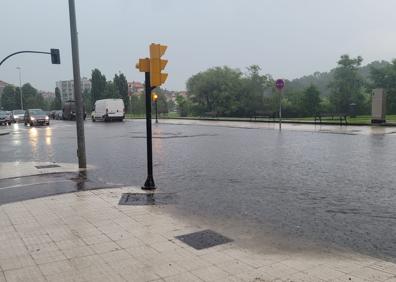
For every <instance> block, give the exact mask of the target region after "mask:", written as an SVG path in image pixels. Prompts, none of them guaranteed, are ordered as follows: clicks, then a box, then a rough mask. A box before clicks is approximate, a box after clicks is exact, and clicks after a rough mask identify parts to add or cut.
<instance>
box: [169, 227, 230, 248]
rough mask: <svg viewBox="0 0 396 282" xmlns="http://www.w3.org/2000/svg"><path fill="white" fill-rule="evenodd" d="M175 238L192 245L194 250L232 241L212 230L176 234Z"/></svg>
mask: <svg viewBox="0 0 396 282" xmlns="http://www.w3.org/2000/svg"><path fill="white" fill-rule="evenodd" d="M175 238H176V239H179V240H180V241H182V242H183V243H186V244H187V245H189V246H190V247H193V248H194V249H196V250H203V249H207V248H210V247H214V246H217V245H222V244H226V243H230V242H232V241H233V240H232V239H230V238H227V237H225V236H223V235H221V234H219V233H216V232H214V231H212V230H203V231H198V232H194V233H190V234H185V235H180V236H176V237H175Z"/></svg>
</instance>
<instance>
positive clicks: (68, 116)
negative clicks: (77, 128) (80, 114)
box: [62, 100, 87, 120]
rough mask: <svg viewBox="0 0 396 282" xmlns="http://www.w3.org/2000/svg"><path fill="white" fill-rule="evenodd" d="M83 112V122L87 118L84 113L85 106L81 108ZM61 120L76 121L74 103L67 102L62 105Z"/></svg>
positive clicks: (71, 101)
mask: <svg viewBox="0 0 396 282" xmlns="http://www.w3.org/2000/svg"><path fill="white" fill-rule="evenodd" d="M83 111H84V120H85V118H86V117H87V113H86V112H85V106H84V107H83ZM62 118H63V119H64V120H75V119H76V101H73V100H69V101H66V102H65V103H64V104H63V109H62Z"/></svg>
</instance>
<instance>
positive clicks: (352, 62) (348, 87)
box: [329, 55, 365, 113]
mask: <svg viewBox="0 0 396 282" xmlns="http://www.w3.org/2000/svg"><path fill="white" fill-rule="evenodd" d="M362 61H363V58H362V57H360V56H358V57H357V58H350V57H349V56H348V55H342V56H341V59H340V60H339V61H338V67H337V68H336V69H335V71H334V78H333V80H332V81H331V83H330V85H329V87H330V89H331V95H330V102H331V104H332V105H333V107H334V109H335V111H336V112H337V113H348V112H349V107H350V104H351V103H355V104H356V105H357V109H358V110H360V109H361V108H362V107H363V106H364V104H365V99H364V95H363V85H364V80H363V79H362V77H361V76H360V75H359V73H358V68H359V66H360V65H361V63H362Z"/></svg>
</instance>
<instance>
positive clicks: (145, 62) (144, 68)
mask: <svg viewBox="0 0 396 282" xmlns="http://www.w3.org/2000/svg"><path fill="white" fill-rule="evenodd" d="M136 68H137V69H138V70H139V71H140V72H149V71H150V59H149V58H145V59H139V62H138V63H137V64H136Z"/></svg>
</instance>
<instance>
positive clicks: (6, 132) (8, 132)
mask: <svg viewBox="0 0 396 282" xmlns="http://www.w3.org/2000/svg"><path fill="white" fill-rule="evenodd" d="M10 133H11V131H3V132H2V131H0V136H2V135H8V134H10Z"/></svg>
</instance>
